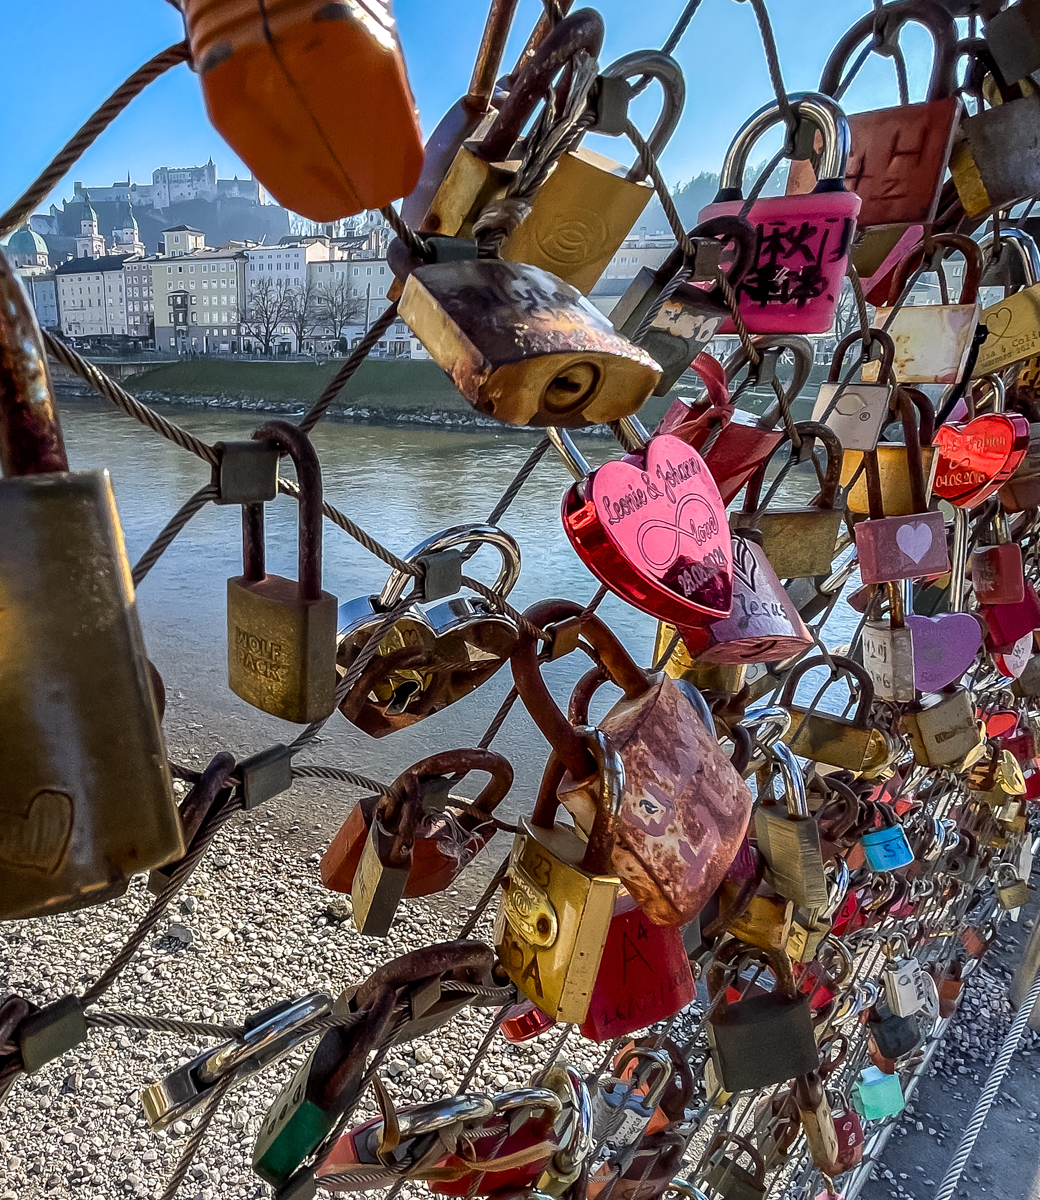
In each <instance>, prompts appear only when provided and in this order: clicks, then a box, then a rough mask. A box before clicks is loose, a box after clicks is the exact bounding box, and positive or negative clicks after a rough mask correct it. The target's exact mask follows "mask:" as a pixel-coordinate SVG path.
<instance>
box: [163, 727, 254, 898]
mask: <svg viewBox="0 0 1040 1200" xmlns="http://www.w3.org/2000/svg"><path fill="white" fill-rule="evenodd" d="M234 769H235V759H234V756H233V755H231V754H228V752H227V751H226V750H222V751H221V752H220V753H219V754H216V755H214V756H213V758H212V759H211V760H210V762H209V763H208V764H207V765H206V766H205V767H204V768H203V771H202V774H201V775H200V776H199V778H198V779H197V780H196V782H195V784H194V785H193V786H192V789H191V791H190V792H188V794H187V795H186V796H185V797H184V799H183V800H182V801H181V802H180V805H179V807H178V810H177V811H178V813H179V815H180V819H181V832H182V835H183V837H184V844H185V846H187V847H188V850H189V852H190V850H191V845H192V842H193V841H194V838H195V835H196V834H197V833H198V831H199V829H200V828H201V826H202V823H203V821H205V820H206V818H207V817H208V816H209V815H210V814H211V813H215V812H216V811H217V809H218V808H222V807H223V805H224V804H225V803H226V802H227V801H228V800H229V799H230V797H231V790H232V780H231V774H232V772H233V771H234ZM178 865H179V862H172V863H169V864H168V865H167V866H165V867H156V869H155V870H154V871H152V872H151V874H150V875H149V876H148V890H149V891H150V892H152V893H154V894H155V895H156V896H158V895H160V894H161V892H162V890H163V888H164V887H166V885H167V884H168V883H169V882H170V876H171V875H172V874H173V873H174V871H176V869H177V867H178Z"/></svg>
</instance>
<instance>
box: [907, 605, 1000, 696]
mask: <svg viewBox="0 0 1040 1200" xmlns="http://www.w3.org/2000/svg"><path fill="white" fill-rule="evenodd" d="M906 624H907V628H908V629H909V630H910V633H911V636H912V638H913V644H914V686H915V687H916V688H917V690H918V691H919V692H937V691H939V690H940V689H941V688H944V687H946V686H947V684H951V683H955V682H956V681H957V680H958V679H960V677H961V676H962V675H963V674H964V672H965V671H966V670H967V669H968V668H969V667H970V666H971V664H972V663H973V662H974V661H975V656H976V654H977V653H978V650H979V647H980V646H981V645H982V628H981V626H980V625H979V623H978V621H976V619H975V618H974V617H973V616H972V615H971V613H940V614H939V616H937V617H918V616H908V617H907V618H906Z"/></svg>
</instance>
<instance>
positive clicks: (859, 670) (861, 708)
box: [777, 654, 874, 729]
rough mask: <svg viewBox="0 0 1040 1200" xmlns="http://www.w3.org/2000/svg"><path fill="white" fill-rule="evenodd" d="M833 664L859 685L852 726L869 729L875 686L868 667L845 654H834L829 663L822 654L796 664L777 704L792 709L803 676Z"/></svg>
mask: <svg viewBox="0 0 1040 1200" xmlns="http://www.w3.org/2000/svg"><path fill="white" fill-rule="evenodd" d="M831 663H833V664H834V666H835V667H837V669H838V673H839V675H851V676H852V677H853V679H855V680H856V682H857V683H858V684H859V703H858V704H857V705H856V712H855V715H854V716H853V718H852V722H851V724H853V725H855V726H856V727H857V728H859V729H869V728H870V726H869V721H870V709H871V706H872V705H873V703H874V685H873V683H872V682H871V679H870V675H869V674H868V673H867V669H866V667H864V666H863V665H862V664H861V663H858V662H854V661H853V660H852V659H851V658H846V657H845V656H844V655H843V654H832V655H831V656H830V659H829V661H828V659H825V658H824V657H823V655H822V654H817V655H814V656H813V657H812V658H804V659H802V661H801V662H800V663H796V664H795V666H794V667H792V668H791V671H790V672H789V674H788V676H787V680H786V682H785V683H784V690H783V691H782V692H781V693H780V699H779V700H778V702H777V703H778V704H780V705H782V706H783V707H784V708H790V707H791V705H792V704H794V693H795V688H796V687H797V686H798V681H799V680H800V679H801V678H802V676H803V675H805V674H806V672H808V671H811V670H812V669H813V668H814V667H828V668H829V667H830V665H831Z"/></svg>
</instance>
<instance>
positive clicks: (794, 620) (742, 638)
mask: <svg viewBox="0 0 1040 1200" xmlns="http://www.w3.org/2000/svg"><path fill="white" fill-rule="evenodd" d="M736 515H738V516H739V514H736ZM760 538H761V534H760V533H759V532H758V531H757V530H755V529H748V530H741V531H740V532H739V533H734V534H733V538H732V550H733V609H732V611H731V612H730V615H729V616H728V617H722V618H721V619H720V620H717V621H712V622H711V624H709V625H706V626H700V627H694V628H690V627H688V626H680V627H679V632H680V633H681V634H682V639H683V641H684V642H685V643H686V648H687V650H688V651H689V652H690V654H691V655H692V656H693V657H694V658H696V659H699V660H702V661H704V662H716V663H756V662H778V661H780V660H782V659H787V658H792V657H793V656H795V655H798V654H803V653H804V652H805V651H806V650H808V649H809V648H810V647H811V646H812V645H813V639H812V634H811V633H810V632H809V630H808V629H807V628H806V625H805V622H804V621H803V620H802V618H801V614H800V613H799V612H798V610H797V608H795V606H794V604H793V603H792V602H791V599H790V597H789V596H788V595H787V592H786V591H785V590H784V587H783V584H781V582H780V580H779V579H778V578H777V573H776V571H775V570H774V569H773V567H772V565H771V563H770V562H769V559H768V558H767V557H766V553H765V551H764V550H763V549H762V547H761V545H759V539H760Z"/></svg>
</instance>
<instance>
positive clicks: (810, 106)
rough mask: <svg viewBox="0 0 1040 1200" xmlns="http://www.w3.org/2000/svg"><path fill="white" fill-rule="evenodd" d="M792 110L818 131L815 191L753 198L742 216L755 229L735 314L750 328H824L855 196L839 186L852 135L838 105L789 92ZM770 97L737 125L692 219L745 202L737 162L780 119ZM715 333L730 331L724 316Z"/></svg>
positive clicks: (852, 224) (741, 163)
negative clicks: (713, 191) (715, 180)
mask: <svg viewBox="0 0 1040 1200" xmlns="http://www.w3.org/2000/svg"><path fill="white" fill-rule="evenodd" d="M788 99H789V101H790V104H791V108H792V109H793V110H794V112H795V115H796V116H797V117H798V118H799V120H802V121H808V122H809V123H810V124H811V125H814V126H816V128H817V129H818V130H819V131H820V133H821V134H822V136H823V149H822V150H821V152H820V160H819V167H818V170H817V178H818V179H819V183H817V185H816V187H815V189H814V190H813V191H812V192H810V193H809V194H808V195H802V196H770V197H767V198H766V199H764V200H756V201H755V203H754V204H753V205H752V206H751V211H750V212H749V213H747V219H748V220H749V221H750V222H751V224H752V225H754V226H755V228H756V230H757V232H758V250H757V258H756V262H755V266H754V267H752V269H751V270H750V271H749V272H748V273H747V274H746V275H745V276H744V278H743V279H742V280H741V282H740V284H739V285H738V287H737V297H738V301H739V306H740V315H741V316H742V317H743V318H744V323H745V324H746V325H747V327H748V329H749V330H750V331H751V332H752V333H826V332H827V331H828V330H829V329H830V328H831V326H832V325H833V324H834V314H835V310H836V309H837V307H838V298H839V297H840V295H841V290H842V285H843V283H844V279H845V269H846V264H847V261H848V256H849V249H850V247H851V245H852V238H853V235H854V234H855V232H856V216H857V215H858V213H859V210H860V205H861V203H862V201H861V200H860V198H859V196H857V195H856V194H855V192H849V191H846V189H845V167H846V164H847V162H848V157H849V147H850V145H851V135H850V133H849V123H848V121H847V120H846V118H845V114H844V113H843V112H842V110H841V108H840V107H839V106H838V105H837V104H836V103H835V102H834V101H833V100H832V99H831V98H830V97H829V96H824V95H823V94H822V93H820V92H793V93H791V95H790V96H789V97H788ZM781 119H782V118H781V114H780V109H779V107H778V106H777V104H776V103H775V102H774V103H772V104H767V105H766V106H765V107H764V108H760V109H759V110H758V112H756V113H755V114H754V115H753V116H751V117H749V118H748V120H747V121H746V122H745V123H744V125H743V126H742V127H741V128H740V129H739V130H738V132H737V136H736V137H735V138H734V139H733V142H732V143H731V145H730V147H729V150H728V151H727V153H726V161H725V162H724V163H723V166H722V174H721V176H720V179H719V191H718V194H717V195H716V197H715V199H714V200H713V201H712V202H711V204H709V205H708V206H707V208H704V209H702V210H701V213H700V216H699V217H698V218H697V219H698V221H707V220H710V219H711V218H712V217H720V216H736V215H738V214H740V212H741V209H742V208H743V206H744V193H743V179H744V168H745V166H746V165H747V160H748V155H749V154H750V152H751V148H752V146H753V145H754V144H755V142H757V141H758V139H759V138H760V137H761V136H762V134H763V133H765V132H766V130H768V129H770V128H771V127H772V126H773V125H776V124H778V123H779V122H780V121H781ZM719 332H720V333H732V332H733V323H732V321H726V322H725V324H723V326H722V327H721V329H720V330H719Z"/></svg>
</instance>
